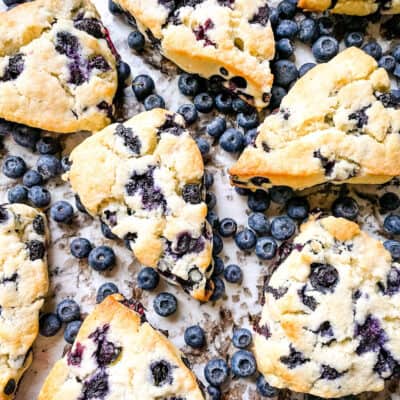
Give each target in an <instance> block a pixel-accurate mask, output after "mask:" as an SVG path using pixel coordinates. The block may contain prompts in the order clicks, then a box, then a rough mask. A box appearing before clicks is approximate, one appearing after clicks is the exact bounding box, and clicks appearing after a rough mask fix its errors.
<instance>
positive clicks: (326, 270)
mask: <svg viewBox="0 0 400 400" xmlns="http://www.w3.org/2000/svg"><path fill="white" fill-rule="evenodd" d="M310 268H311V272H310V283H311V285H312V287H313V288H314V289H316V290H318V291H319V292H322V293H327V292H333V290H334V288H335V286H336V285H337V283H338V281H339V273H338V271H337V269H336V268H335V267H333V266H332V265H329V264H320V263H312V264H311V266H310Z"/></svg>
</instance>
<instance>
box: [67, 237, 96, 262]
mask: <svg viewBox="0 0 400 400" xmlns="http://www.w3.org/2000/svg"><path fill="white" fill-rule="evenodd" d="M69 248H70V251H71V254H72V255H73V256H74V257H75V258H78V259H83V258H87V257H89V253H90V252H91V250H92V244H91V243H90V241H89V240H88V239H86V238H82V237H81V238H75V239H74V240H72V242H71V244H70V245H69Z"/></svg>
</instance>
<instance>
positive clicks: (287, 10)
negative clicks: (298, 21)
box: [278, 0, 297, 19]
mask: <svg viewBox="0 0 400 400" xmlns="http://www.w3.org/2000/svg"><path fill="white" fill-rule="evenodd" d="M296 8H297V7H296V3H293V2H291V1H288V0H283V1H281V2H280V3H279V5H278V13H279V16H280V17H281V18H288V19H291V18H293V17H294V15H295V14H296Z"/></svg>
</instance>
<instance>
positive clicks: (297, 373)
mask: <svg viewBox="0 0 400 400" xmlns="http://www.w3.org/2000/svg"><path fill="white" fill-rule="evenodd" d="M291 248H292V251H291V253H290V254H289V255H288V257H287V258H286V259H285V260H284V261H283V262H282V263H281V264H280V265H279V266H278V268H277V269H276V270H275V272H274V273H273V274H272V276H271V278H270V280H269V281H268V282H267V283H266V285H265V304H264V307H263V311H262V316H261V320H260V321H259V323H258V324H257V325H256V326H255V330H256V337H255V352H256V358H257V365H258V368H259V369H260V371H261V373H262V374H263V375H264V376H265V378H266V379H267V381H268V382H269V383H270V384H271V385H272V386H275V387H279V388H289V389H291V390H294V391H297V392H305V393H311V394H313V395H316V396H321V397H326V398H333V397H341V396H346V395H349V394H357V393H361V392H364V391H380V390H382V389H383V387H384V383H385V380H386V379H389V378H391V377H392V376H394V375H396V374H398V373H399V372H400V364H399V362H400V345H399V343H400V310H399V307H398V304H399V301H400V264H398V263H397V262H394V261H393V260H392V258H391V255H390V253H389V252H388V251H387V250H386V249H385V248H384V246H383V245H382V244H381V243H380V242H379V241H378V240H376V239H374V238H372V237H371V236H369V235H368V234H367V233H365V232H362V231H361V230H360V227H359V226H358V225H357V224H355V223H354V222H351V221H349V220H346V219H342V218H335V217H327V218H323V219H312V220H310V221H309V222H307V223H305V224H303V225H302V227H301V230H300V234H299V235H298V236H297V237H296V238H295V240H294V242H293V244H292V246H291Z"/></svg>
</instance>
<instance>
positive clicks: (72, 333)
mask: <svg viewBox="0 0 400 400" xmlns="http://www.w3.org/2000/svg"><path fill="white" fill-rule="evenodd" d="M81 325H82V321H72V322H70V323H69V324H67V326H66V327H65V331H64V340H65V341H66V342H67V343H69V344H72V343H74V341H75V339H76V336H77V335H78V332H79V329H81Z"/></svg>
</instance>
